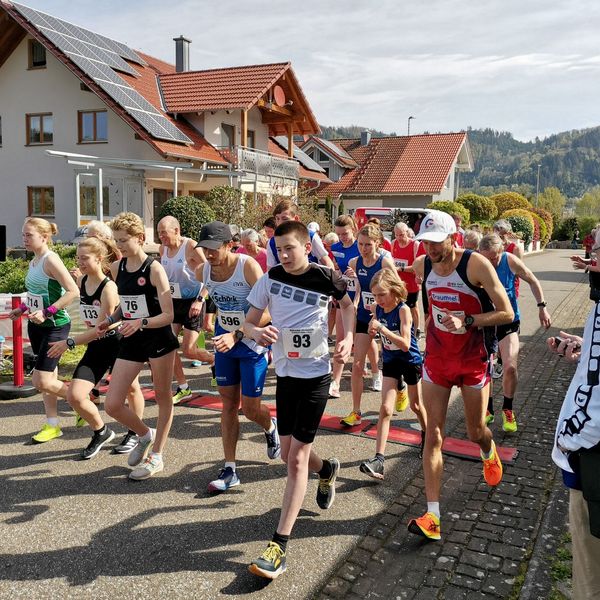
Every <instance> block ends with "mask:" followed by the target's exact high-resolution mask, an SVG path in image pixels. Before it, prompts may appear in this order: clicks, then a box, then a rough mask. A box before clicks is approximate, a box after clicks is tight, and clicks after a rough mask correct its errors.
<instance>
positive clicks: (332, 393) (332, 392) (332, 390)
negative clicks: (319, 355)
mask: <svg viewBox="0 0 600 600" xmlns="http://www.w3.org/2000/svg"><path fill="white" fill-rule="evenodd" d="M329 397H330V398H339V397H340V384H339V383H338V382H337V381H332V382H331V383H330V384H329Z"/></svg>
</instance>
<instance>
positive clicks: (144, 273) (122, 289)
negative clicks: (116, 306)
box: [115, 257, 162, 320]
mask: <svg viewBox="0 0 600 600" xmlns="http://www.w3.org/2000/svg"><path fill="white" fill-rule="evenodd" d="M153 261H154V259H153V258H150V257H148V258H146V260H145V261H144V262H143V263H142V265H141V267H140V268H139V269H138V270H137V271H133V273H129V272H128V271H127V269H126V266H127V259H126V258H122V259H121V262H120V263H119V270H118V272H117V281H116V282H115V283H116V284H117V289H118V290H119V296H121V307H122V306H123V296H144V297H145V298H146V305H147V307H148V316H149V317H155V316H156V315H160V314H161V313H162V310H161V308H160V303H159V301H158V293H157V291H156V288H155V287H154V286H153V285H152V283H150V265H151V264H152V262H153ZM123 318H124V319H125V320H127V319H128V317H127V315H126V311H123ZM130 318H138V317H130Z"/></svg>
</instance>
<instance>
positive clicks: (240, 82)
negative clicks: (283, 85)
mask: <svg viewBox="0 0 600 600" xmlns="http://www.w3.org/2000/svg"><path fill="white" fill-rule="evenodd" d="M289 68H290V63H289V62H286V63H274V64H268V65H251V66H246V67H231V68H225V69H210V70H208V71H185V72H183V73H170V74H162V75H161V76H160V85H161V88H162V93H163V98H164V100H165V104H166V107H167V109H168V110H169V112H173V113H185V112H200V111H204V110H223V109H226V108H246V109H247V108H250V107H251V106H253V105H254V104H255V103H256V102H257V100H259V98H261V97H262V96H263V95H264V94H265V93H266V92H267V91H268V90H269V88H270V87H271V86H273V85H274V84H275V83H276V82H277V80H278V79H279V78H280V77H281V76H282V75H283V74H284V73H285V71H287V70H288V69H289Z"/></svg>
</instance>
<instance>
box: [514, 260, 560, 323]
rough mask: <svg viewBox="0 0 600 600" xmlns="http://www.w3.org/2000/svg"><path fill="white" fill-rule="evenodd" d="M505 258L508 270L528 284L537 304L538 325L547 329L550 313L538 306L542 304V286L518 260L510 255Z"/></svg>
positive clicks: (543, 307)
mask: <svg viewBox="0 0 600 600" xmlns="http://www.w3.org/2000/svg"><path fill="white" fill-rule="evenodd" d="M507 257H508V266H509V267H510V270H511V271H512V272H513V273H514V274H515V275H517V277H520V278H521V279H522V280H523V281H526V282H527V283H528V284H529V287H530V288H531V293H532V294H533V297H534V298H535V301H536V302H537V304H538V308H539V319H540V324H541V325H542V327H545V328H546V329H548V327H550V325H552V319H551V317H550V313H548V311H547V310H546V307H545V306H539V304H544V291H543V290H542V285H541V284H540V282H539V280H538V278H537V277H536V276H535V275H534V274H533V273H532V272H531V270H530V269H529V268H528V267H527V266H526V265H525V263H524V262H523V261H522V260H521V259H520V258H517V257H516V256H514V255H512V254H507Z"/></svg>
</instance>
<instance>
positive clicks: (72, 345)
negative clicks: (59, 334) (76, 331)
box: [67, 337, 76, 350]
mask: <svg viewBox="0 0 600 600" xmlns="http://www.w3.org/2000/svg"><path fill="white" fill-rule="evenodd" d="M75 346H76V344H75V340H74V339H73V338H72V337H68V338H67V348H68V349H69V350H75Z"/></svg>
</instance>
